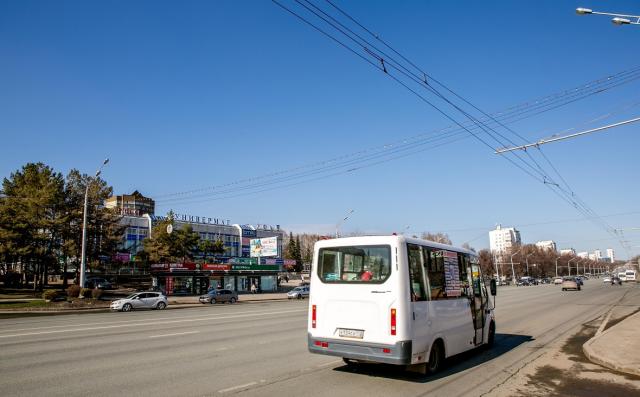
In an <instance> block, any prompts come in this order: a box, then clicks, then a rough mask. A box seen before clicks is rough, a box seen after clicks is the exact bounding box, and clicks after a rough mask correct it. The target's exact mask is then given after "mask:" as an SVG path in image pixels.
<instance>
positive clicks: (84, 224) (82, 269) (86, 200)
mask: <svg viewBox="0 0 640 397" xmlns="http://www.w3.org/2000/svg"><path fill="white" fill-rule="evenodd" d="M108 162H109V159H108V158H107V159H105V160H104V161H103V162H102V165H101V166H100V168H98V170H97V171H96V174H95V175H96V176H95V178H96V179H97V178H98V177H99V176H100V174H102V169H103V168H104V166H105V165H107V163H108ZM90 185H91V179H89V180H88V181H87V187H86V189H85V191H84V214H83V215H82V253H81V257H80V288H84V281H85V280H84V279H85V277H84V272H85V267H86V262H87V206H88V204H89V186H90Z"/></svg>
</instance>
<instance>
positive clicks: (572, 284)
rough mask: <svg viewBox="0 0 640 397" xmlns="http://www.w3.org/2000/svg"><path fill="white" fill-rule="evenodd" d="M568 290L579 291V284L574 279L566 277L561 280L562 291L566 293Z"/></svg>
mask: <svg viewBox="0 0 640 397" xmlns="http://www.w3.org/2000/svg"><path fill="white" fill-rule="evenodd" d="M568 289H573V290H576V291H580V284H579V282H578V280H576V277H573V276H568V277H565V278H563V279H562V290H563V291H566V290H568Z"/></svg>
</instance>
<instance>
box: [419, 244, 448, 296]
mask: <svg viewBox="0 0 640 397" xmlns="http://www.w3.org/2000/svg"><path fill="white" fill-rule="evenodd" d="M423 252H424V260H425V264H426V266H425V267H426V269H427V275H428V283H429V289H430V294H431V300H441V299H447V296H446V295H445V290H444V258H443V257H442V252H441V251H437V250H433V249H429V248H426V247H423Z"/></svg>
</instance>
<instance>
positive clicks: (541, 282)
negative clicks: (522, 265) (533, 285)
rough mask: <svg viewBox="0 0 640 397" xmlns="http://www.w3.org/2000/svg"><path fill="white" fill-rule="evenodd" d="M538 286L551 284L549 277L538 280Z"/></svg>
mask: <svg viewBox="0 0 640 397" xmlns="http://www.w3.org/2000/svg"><path fill="white" fill-rule="evenodd" d="M540 284H551V279H550V278H549V277H545V278H543V279H542V280H540Z"/></svg>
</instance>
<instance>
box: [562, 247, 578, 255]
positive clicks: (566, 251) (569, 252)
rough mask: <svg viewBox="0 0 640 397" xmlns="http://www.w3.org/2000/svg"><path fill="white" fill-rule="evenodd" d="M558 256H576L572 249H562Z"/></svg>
mask: <svg viewBox="0 0 640 397" xmlns="http://www.w3.org/2000/svg"><path fill="white" fill-rule="evenodd" d="M560 255H572V256H575V255H576V250H575V249H573V248H563V249H561V250H560Z"/></svg>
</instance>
